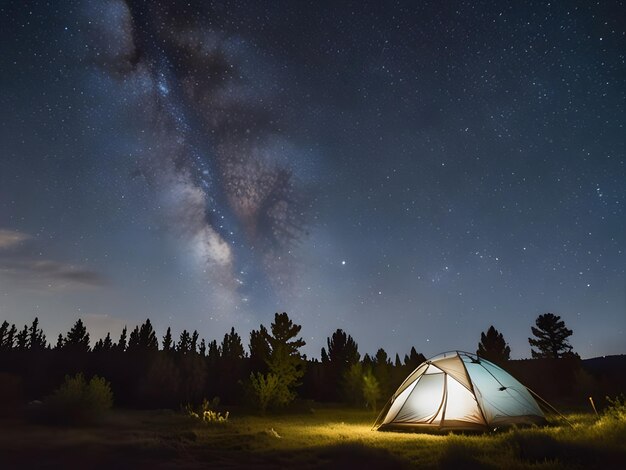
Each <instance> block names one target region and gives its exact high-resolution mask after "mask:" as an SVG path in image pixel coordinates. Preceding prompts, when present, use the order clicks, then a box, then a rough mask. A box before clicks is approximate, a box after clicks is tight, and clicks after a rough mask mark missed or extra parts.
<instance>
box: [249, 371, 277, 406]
mask: <svg viewBox="0 0 626 470" xmlns="http://www.w3.org/2000/svg"><path fill="white" fill-rule="evenodd" d="M279 385H280V384H279V379H278V376H277V375H275V374H272V373H271V372H270V373H268V374H261V373H260V372H257V373H256V374H255V373H251V374H250V388H251V392H252V396H253V399H254V401H255V403H256V405H257V407H258V408H259V411H261V413H263V414H264V413H265V411H266V410H267V408H268V406H270V405H271V404H273V403H275V402H277V401H279V400H278V395H279V388H280V387H279Z"/></svg>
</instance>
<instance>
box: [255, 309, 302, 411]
mask: <svg viewBox="0 0 626 470" xmlns="http://www.w3.org/2000/svg"><path fill="white" fill-rule="evenodd" d="M301 329H302V326H300V325H296V324H295V323H293V322H292V321H291V319H290V318H289V316H288V315H287V313H285V312H283V313H276V314H275V315H274V322H273V323H272V324H271V326H270V330H271V334H270V333H269V332H267V330H265V334H264V335H265V339H266V341H267V342H268V344H269V346H270V354H269V357H268V359H267V367H268V370H269V373H268V375H267V377H266V383H267V382H268V381H271V382H270V383H274V382H277V386H276V387H275V388H273V393H274V397H273V398H272V400H271V402H272V403H273V404H274V405H276V406H279V407H280V406H285V405H288V404H289V403H291V402H292V401H293V400H294V398H295V397H296V393H295V391H294V389H295V387H297V386H298V385H300V383H299V381H300V379H301V378H302V376H303V375H304V364H305V362H304V358H303V357H302V355H301V354H300V351H299V349H300V348H301V347H302V346H304V345H305V344H306V343H305V342H304V340H303V339H302V338H297V339H296V337H297V336H298V333H300V330H301ZM270 374H273V375H274V376H276V379H274V378H272V379H270V377H269V375H270ZM257 380H259V379H258V377H257Z"/></svg>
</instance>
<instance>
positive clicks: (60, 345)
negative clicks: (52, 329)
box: [54, 333, 65, 349]
mask: <svg viewBox="0 0 626 470" xmlns="http://www.w3.org/2000/svg"><path fill="white" fill-rule="evenodd" d="M64 342H65V339H64V338H63V335H62V334H61V333H59V336H57V345H56V346H55V347H54V349H63V343H64Z"/></svg>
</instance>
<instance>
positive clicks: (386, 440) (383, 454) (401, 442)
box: [0, 408, 626, 469]
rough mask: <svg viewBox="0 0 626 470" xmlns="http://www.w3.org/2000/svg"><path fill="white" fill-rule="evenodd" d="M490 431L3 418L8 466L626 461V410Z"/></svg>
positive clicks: (603, 464) (291, 418)
mask: <svg viewBox="0 0 626 470" xmlns="http://www.w3.org/2000/svg"><path fill="white" fill-rule="evenodd" d="M568 419H569V420H570V421H571V422H572V424H573V427H571V426H569V425H567V424H564V423H555V424H553V425H551V426H546V427H542V428H529V429H516V430H510V431H506V432H501V433H497V434H490V435H460V434H452V435H427V434H411V433H394V432H376V431H371V424H372V422H373V420H374V416H372V414H371V413H368V412H364V411H358V410H350V409H344V408H319V409H316V410H310V411H309V412H306V413H301V414H289V415H280V416H265V417H261V416H244V415H238V414H237V413H236V412H235V413H232V414H231V417H230V419H229V420H228V422H227V423H225V424H212V425H207V424H204V423H202V422H201V421H199V420H195V419H193V418H189V417H187V416H184V415H182V414H180V413H174V412H171V411H145V412H142V411H123V410H117V411H114V412H112V413H111V414H110V415H109V416H108V417H107V418H106V419H105V420H104V421H103V422H101V423H100V424H98V425H97V426H95V425H94V426H89V427H54V426H45V425H37V424H33V423H29V422H26V421H24V420H18V419H14V420H12V421H9V420H4V421H0V431H1V432H0V460H1V461H2V463H0V466H1V467H3V468H17V467H19V468H24V467H47V468H52V467H57V466H59V467H60V466H64V467H66V468H70V467H71V468H74V467H84V468H104V467H113V468H148V467H151V468H155V467H156V468H171V467H183V468H207V467H208V468H225V469H228V468H298V469H314V468H315V469H317V468H359V467H362V468H366V469H374V468H460V469H461V468H462V469H466V468H505V467H506V468H509V469H515V468H533V469H550V468H626V444H625V442H626V420H624V419H616V418H613V419H608V418H602V419H597V418H596V417H595V416H594V415H589V414H570V415H568Z"/></svg>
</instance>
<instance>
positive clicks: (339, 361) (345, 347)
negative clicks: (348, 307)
mask: <svg viewBox="0 0 626 470" xmlns="http://www.w3.org/2000/svg"><path fill="white" fill-rule="evenodd" d="M326 345H327V346H328V353H327V352H326V349H324V348H322V351H321V357H322V364H323V365H324V369H325V371H326V374H327V377H328V382H329V383H328V385H329V387H328V389H327V394H328V397H327V398H328V399H330V400H337V399H340V398H343V399H347V400H351V399H352V394H353V393H354V391H353V387H352V386H351V385H350V384H349V380H348V371H349V370H350V368H351V367H352V366H353V365H354V364H356V363H358V362H359V359H361V355H360V354H359V347H358V345H357V344H356V342H355V341H354V339H353V338H352V336H350V335H348V334H347V333H346V332H345V331H343V330H342V329H337V330H336V331H335V332H334V333H333V334H332V336H331V337H330V338H326Z"/></svg>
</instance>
